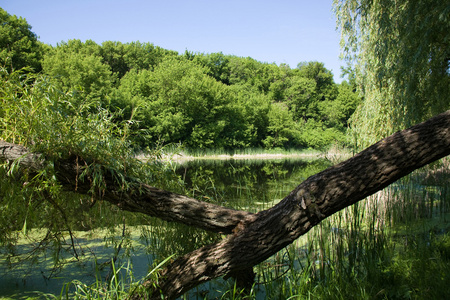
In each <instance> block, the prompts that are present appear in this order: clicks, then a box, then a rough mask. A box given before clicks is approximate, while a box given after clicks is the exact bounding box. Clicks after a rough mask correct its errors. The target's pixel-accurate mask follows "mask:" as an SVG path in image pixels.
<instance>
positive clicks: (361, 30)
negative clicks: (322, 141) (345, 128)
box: [334, 0, 450, 147]
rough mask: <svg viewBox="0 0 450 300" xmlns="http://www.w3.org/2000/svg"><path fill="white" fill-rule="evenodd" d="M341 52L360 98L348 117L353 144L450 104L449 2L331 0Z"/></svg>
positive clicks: (365, 142)
mask: <svg viewBox="0 0 450 300" xmlns="http://www.w3.org/2000/svg"><path fill="white" fill-rule="evenodd" d="M334 9H335V12H336V16H337V24H338V28H339V29H340V31H341V47H342V50H343V51H342V52H343V53H342V55H343V57H344V58H345V59H346V60H347V61H348V62H349V63H350V65H351V66H352V67H353V69H354V71H355V73H356V78H357V84H358V88H359V91H360V92H361V94H362V96H363V97H364V101H363V103H362V104H361V105H360V107H359V108H358V109H357V110H356V112H355V114H354V115H353V117H352V120H351V124H352V128H353V133H354V134H355V136H356V137H357V139H358V142H357V146H359V147H364V146H367V145H368V144H371V143H373V142H375V141H376V140H379V139H380V138H383V137H385V136H387V135H389V134H391V133H393V132H394V131H398V130H400V129H403V128H406V127H409V126H411V125H412V124H414V123H417V122H420V121H423V120H424V119H427V118H429V117H430V116H432V115H435V114H437V113H440V112H443V111H445V110H448V109H449V108H450V101H449V95H450V93H449V92H450V72H449V60H450V3H449V2H448V1H441V0H421V1H409V0H395V1H394V0H376V1H374V0H335V1H334Z"/></svg>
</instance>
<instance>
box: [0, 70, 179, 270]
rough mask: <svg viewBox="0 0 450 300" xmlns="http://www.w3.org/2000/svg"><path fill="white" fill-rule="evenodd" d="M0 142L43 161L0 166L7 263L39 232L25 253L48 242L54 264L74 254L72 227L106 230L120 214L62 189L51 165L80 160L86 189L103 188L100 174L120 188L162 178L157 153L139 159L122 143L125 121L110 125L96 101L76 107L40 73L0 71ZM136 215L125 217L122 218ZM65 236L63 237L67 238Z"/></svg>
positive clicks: (125, 136)
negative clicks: (26, 166)
mask: <svg viewBox="0 0 450 300" xmlns="http://www.w3.org/2000/svg"><path fill="white" fill-rule="evenodd" d="M0 76H1V79H2V80H1V82H0V95H1V100H0V104H1V105H0V140H4V141H7V142H12V143H16V144H21V145H23V146H26V147H28V148H29V149H30V150H31V151H36V152H39V153H42V155H43V156H44V157H45V159H46V163H45V165H44V166H43V167H42V169H41V170H40V171H33V170H21V172H17V167H15V166H16V164H12V165H10V164H8V163H4V162H2V164H1V165H0V212H1V216H0V222H1V223H0V226H1V227H2V235H1V238H0V245H1V246H2V247H5V248H6V249H7V252H6V253H5V254H7V255H6V256H7V259H8V260H10V263H11V264H13V262H14V261H15V260H17V259H18V258H15V254H16V252H17V249H16V246H15V243H16V241H17V239H18V238H19V237H21V236H22V235H23V236H25V237H27V236H28V232H29V231H30V230H32V229H37V230H39V229H43V230H46V231H47V234H45V235H44V236H43V237H41V238H40V239H41V240H39V241H36V242H35V243H34V244H35V245H36V246H35V248H34V249H32V251H31V253H30V255H29V256H30V257H34V258H35V259H36V260H37V256H38V255H39V253H42V252H43V251H45V250H46V249H47V248H52V247H54V248H53V249H54V251H53V253H54V257H53V259H54V263H55V268H57V267H59V265H60V264H61V260H62V258H61V251H62V252H65V251H67V252H69V253H71V254H72V255H73V257H74V258H76V259H78V258H79V254H78V251H77V249H78V248H77V246H76V245H75V244H74V240H73V234H72V231H73V230H79V229H81V230H84V229H88V228H91V227H100V226H106V227H110V228H114V227H115V226H116V224H117V223H118V222H120V221H118V220H120V219H121V216H122V215H123V214H125V213H119V211H118V208H117V207H111V205H108V204H105V203H103V204H102V205H97V204H96V202H95V201H93V199H92V197H91V196H89V195H86V196H80V195H79V194H76V193H71V192H67V191H63V190H62V189H61V185H60V183H59V182H58V181H57V179H56V176H55V170H54V162H55V161H56V160H59V159H65V158H69V157H74V156H75V157H77V159H78V161H80V163H81V162H82V164H83V166H82V173H81V174H80V176H79V178H78V180H80V181H81V180H88V178H89V180H90V182H91V190H90V193H91V194H94V193H95V194H97V193H101V192H102V190H104V189H105V188H106V187H105V185H104V181H103V177H104V175H105V173H107V174H108V175H111V176H112V177H113V178H114V179H115V180H116V185H117V186H119V187H122V188H123V189H124V190H127V188H128V187H129V184H130V183H129V181H128V180H126V178H129V177H131V178H137V179H139V180H140V181H142V182H152V183H154V184H158V185H160V186H164V182H165V181H166V179H168V178H171V179H172V178H173V177H170V175H169V173H168V172H167V169H165V168H164V166H163V165H162V164H160V163H159V162H158V160H157V158H158V157H160V155H161V152H159V151H160V150H158V149H155V150H153V151H152V152H148V153H146V156H147V158H148V161H147V162H146V163H144V162H142V161H140V160H138V159H137V158H136V156H135V151H134V148H133V146H132V144H131V142H130V140H129V123H128V122H124V123H116V122H115V121H114V120H115V116H114V115H112V114H111V113H110V112H108V111H107V110H105V109H103V108H99V107H98V106H97V105H96V102H95V101H93V102H90V103H88V102H85V103H83V104H82V105H79V106H76V105H75V104H74V103H73V102H72V96H71V95H70V94H64V93H61V92H60V91H59V90H58V89H57V88H56V87H55V86H54V85H53V84H52V83H51V82H49V81H48V80H47V78H45V77H42V76H34V77H33V76H32V75H30V74H28V75H25V74H23V73H21V72H20V71H14V72H12V73H9V72H8V71H7V70H6V69H1V70H0ZM137 218H139V216H135V215H133V214H128V215H127V222H130V223H133V222H134V220H136V219H137ZM67 235H68V236H69V238H67Z"/></svg>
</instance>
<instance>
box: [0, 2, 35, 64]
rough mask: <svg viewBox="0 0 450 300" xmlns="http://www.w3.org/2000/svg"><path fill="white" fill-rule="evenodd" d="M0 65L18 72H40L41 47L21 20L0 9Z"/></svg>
mask: <svg viewBox="0 0 450 300" xmlns="http://www.w3.org/2000/svg"><path fill="white" fill-rule="evenodd" d="M0 23H1V26H0V64H1V65H3V66H8V67H11V69H13V70H18V69H21V68H25V67H30V68H32V69H33V71H35V72H39V71H40V70H41V57H42V52H43V47H42V45H41V44H40V43H39V42H38V40H37V36H36V34H34V33H33V32H32V31H31V26H30V25H29V24H28V23H27V21H26V20H25V19H23V18H20V17H19V18H18V17H16V16H11V15H10V14H8V13H7V12H6V11H5V10H3V9H2V8H0Z"/></svg>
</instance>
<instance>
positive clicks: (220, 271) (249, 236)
mask: <svg viewBox="0 0 450 300" xmlns="http://www.w3.org/2000/svg"><path fill="white" fill-rule="evenodd" d="M449 154H450V111H447V112H445V113H443V114H440V115H438V116H436V117H434V118H432V119H430V120H428V121H426V122H424V123H421V124H419V125H416V126H414V127H411V128H410V129H407V130H403V131H401V132H398V133H395V134H394V135H392V136H389V137H387V138H385V139H383V140H381V141H380V142H378V143H376V144H374V145H372V146H371V147H369V148H367V149H366V150H364V151H362V152H361V153H359V154H358V155H356V156H354V157H353V158H351V159H349V160H347V161H345V162H342V163H340V164H338V165H336V166H333V167H330V168H328V169H327V170H325V171H322V172H320V173H318V174H316V175H313V176H311V177H309V178H308V179H307V180H305V181H304V182H303V183H301V184H300V185H299V186H298V187H297V188H295V189H294V190H293V191H292V192H291V193H290V194H289V195H288V196H287V197H286V198H284V199H283V200H282V201H281V202H280V203H279V204H277V205H276V206H274V207H272V208H270V209H268V210H266V211H263V212H260V213H258V214H257V215H256V219H255V220H254V221H253V222H252V223H250V224H248V225H247V226H246V227H245V228H244V229H243V230H242V231H240V232H237V233H235V234H233V235H230V236H228V237H227V238H225V239H224V240H222V241H220V242H219V243H217V244H214V245H209V246H206V247H203V248H200V249H197V250H195V251H193V252H191V253H189V254H186V255H185V256H183V257H180V258H178V259H177V260H175V261H174V262H173V263H172V264H170V265H169V266H168V267H167V268H166V269H165V270H164V271H163V272H162V274H161V279H160V281H159V286H158V288H157V289H159V290H161V291H162V292H163V294H164V296H165V297H167V299H173V298H176V297H177V296H179V295H182V294H183V293H185V292H187V291H188V290H190V289H191V288H193V287H195V286H197V285H199V284H201V283H203V282H206V281H209V280H211V279H213V278H217V277H219V276H223V275H226V274H232V273H237V272H239V271H240V270H248V268H251V267H253V266H255V265H256V264H259V263H261V262H262V261H264V260H266V259H267V258H269V257H270V256H272V255H273V254H275V253H276V252H278V251H279V250H281V249H283V248H284V247H286V246H287V245H289V244H291V243H292V242H293V241H294V240H296V239H297V238H298V237H300V236H301V235H303V234H305V233H306V232H308V231H309V230H310V229H311V228H312V227H314V226H315V225H317V224H318V223H319V222H320V221H321V220H323V219H325V218H326V217H328V216H330V215H332V214H334V213H336V212H337V211H339V210H341V209H343V208H345V207H347V206H350V205H352V204H354V203H356V202H358V201H360V200H362V199H364V198H365V197H367V196H369V195H371V194H373V193H375V192H377V191H378V190H381V189H383V188H385V187H386V186H388V185H389V184H391V183H393V182H395V181H396V180H398V179H399V178H401V177H403V176H405V175H407V174H409V173H411V172H412V171H414V170H416V169H418V168H420V167H422V166H424V165H426V164H429V163H431V162H433V161H436V160H438V159H440V158H443V157H445V156H447V155H449ZM144 285H146V286H147V287H148V288H149V289H150V290H153V291H154V295H159V293H158V291H157V290H156V289H154V288H153V287H152V284H151V282H146V283H144ZM137 298H139V296H136V297H135V299H137ZM156 298H157V297H156V296H155V299H156Z"/></svg>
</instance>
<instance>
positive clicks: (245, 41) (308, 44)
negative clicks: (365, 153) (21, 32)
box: [0, 0, 345, 82]
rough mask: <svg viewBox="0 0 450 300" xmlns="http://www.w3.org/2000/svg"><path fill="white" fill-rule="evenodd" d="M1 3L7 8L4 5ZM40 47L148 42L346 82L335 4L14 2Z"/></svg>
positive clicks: (9, 7)
mask: <svg viewBox="0 0 450 300" xmlns="http://www.w3.org/2000/svg"><path fill="white" fill-rule="evenodd" d="M2 2H3V1H2ZM4 2H6V3H2V4H0V6H1V7H2V8H3V9H5V10H6V11H7V12H8V13H9V14H12V15H17V16H20V17H24V18H25V19H26V20H27V21H28V23H29V24H30V25H31V26H32V31H33V32H35V33H36V34H37V35H38V36H39V39H40V40H41V41H42V42H44V43H47V44H52V45H56V44H57V43H59V42H61V41H68V40H70V39H80V40H82V41H85V40H87V39H91V40H94V41H95V42H97V43H99V44H101V43H102V42H104V41H120V42H122V43H126V42H132V41H140V42H150V43H153V44H154V45H156V46H160V47H162V48H166V49H170V50H175V51H178V52H180V53H183V52H184V51H185V50H189V51H193V52H202V53H212V52H223V53H224V54H232V55H237V56H244V57H247V56H250V57H252V58H254V59H256V60H259V61H262V62H268V63H273V62H274V63H276V64H281V63H285V64H288V65H290V66H291V67H292V68H295V67H296V66H297V64H298V63H299V62H303V61H320V62H323V63H324V64H325V67H326V68H327V69H329V70H332V72H333V74H334V78H335V81H336V82H340V81H341V80H342V79H341V78H340V66H343V65H345V64H344V62H343V61H341V60H339V53H340V49H339V33H338V32H337V31H336V30H335V28H336V21H335V17H334V14H333V12H332V2H333V1H332V0H315V1H311V0H309V1H307V0H277V1H265V0H259V1H257V0H240V1H237V0H229V1H213V0H209V1H207V0H191V1H190V0H178V1H176V0H164V1H163V0H160V1H153V0H148V1H144V0H127V1H118V0H109V1H108V0H78V1H68V0H64V1H61V0H58V1H56V0H54V1H50V0H40V1H36V0H10V1H4Z"/></svg>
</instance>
